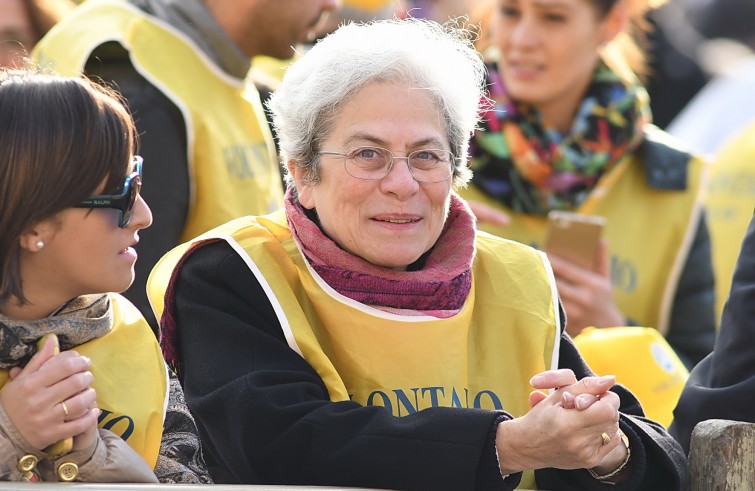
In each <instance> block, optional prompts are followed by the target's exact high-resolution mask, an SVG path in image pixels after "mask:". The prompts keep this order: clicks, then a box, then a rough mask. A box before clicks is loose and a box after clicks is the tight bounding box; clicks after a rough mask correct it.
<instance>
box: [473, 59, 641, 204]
mask: <svg viewBox="0 0 755 491" xmlns="http://www.w3.org/2000/svg"><path fill="white" fill-rule="evenodd" d="M488 78H489V79H488V84H489V87H490V94H489V97H490V98H491V100H492V104H490V105H489V106H488V107H487V108H486V109H485V111H484V113H483V122H482V128H483V131H479V130H478V131H477V132H476V134H475V136H474V138H473V141H472V149H471V150H472V151H471V154H472V169H473V170H474V176H473V178H472V182H473V183H474V184H475V185H476V186H477V187H478V188H479V189H480V190H482V191H483V192H485V193H486V194H487V195H489V196H490V197H492V198H494V199H495V200H497V201H498V202H500V203H502V204H504V205H506V206H507V207H508V208H510V209H512V210H515V211H518V212H523V213H528V214H538V215H545V214H547V213H548V212H549V211H550V210H552V209H559V210H571V209H575V208H577V207H578V206H579V205H580V204H581V203H582V202H583V201H584V200H585V199H586V198H587V196H588V195H589V193H590V191H591V190H592V189H593V188H594V187H595V185H596V184H597V182H598V180H599V179H600V177H601V176H602V175H603V174H605V173H606V172H608V171H609V170H610V169H611V168H612V167H613V166H614V164H616V162H618V161H619V160H621V158H622V157H623V156H624V155H626V154H628V153H631V152H632V151H634V150H635V149H636V148H637V146H638V145H639V143H640V142H641V141H642V138H643V132H642V129H643V127H644V126H645V125H646V124H647V123H649V122H650V109H649V107H650V106H649V99H648V95H647V92H646V91H645V89H644V88H643V87H642V86H641V85H639V84H638V83H636V82H635V81H632V82H626V81H624V80H623V79H621V78H620V77H619V75H618V74H616V73H615V72H614V71H612V70H611V69H610V68H609V67H608V66H606V65H605V64H604V63H602V62H601V63H599V64H598V66H597V68H596V70H595V73H594V75H593V80H592V83H591V84H590V86H589V88H588V89H587V92H586V94H585V97H584V99H583V101H582V103H581V105H580V107H579V109H578V110H577V114H576V116H575V118H574V122H573V124H572V127H571V129H570V131H569V133H568V134H566V135H562V134H560V133H559V132H557V131H556V130H555V129H553V128H549V127H546V126H544V125H543V124H542V122H541V116H540V114H539V113H538V112H537V111H536V110H535V109H534V108H532V107H531V106H528V105H525V104H518V103H516V102H514V101H513V100H511V99H510V98H509V96H508V94H507V93H506V87H505V86H504V84H503V80H502V79H501V77H500V75H499V73H498V67H497V66H496V65H495V64H491V65H489V66H488Z"/></svg>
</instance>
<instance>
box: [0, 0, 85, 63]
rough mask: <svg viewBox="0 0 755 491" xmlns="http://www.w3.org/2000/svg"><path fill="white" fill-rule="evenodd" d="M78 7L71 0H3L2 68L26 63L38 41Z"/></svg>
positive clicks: (0, 30) (0, 8) (0, 5)
mask: <svg viewBox="0 0 755 491" xmlns="http://www.w3.org/2000/svg"><path fill="white" fill-rule="evenodd" d="M74 7H75V4H74V3H73V2H72V1H71V0H0V67H3V66H5V67H10V66H17V67H22V66H24V59H25V58H26V57H27V56H28V54H29V52H30V51H31V50H32V48H33V47H34V45H35V44H37V41H39V40H40V39H41V38H42V36H44V35H45V33H46V32H47V31H49V30H50V28H51V27H52V26H54V25H55V24H57V23H58V22H59V21H60V20H61V19H62V18H63V17H64V16H65V15H66V14H68V13H70V12H71V10H73V8H74Z"/></svg>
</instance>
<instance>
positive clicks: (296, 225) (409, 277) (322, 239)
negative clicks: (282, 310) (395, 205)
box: [286, 189, 475, 318]
mask: <svg viewBox="0 0 755 491" xmlns="http://www.w3.org/2000/svg"><path fill="white" fill-rule="evenodd" d="M286 217H287V219H288V224H289V227H290V228H291V233H292V234H293V236H294V238H295V239H296V242H297V244H299V247H300V248H301V250H302V251H303V252H304V255H305V256H306V258H307V260H308V261H309V263H310V265H311V266H312V269H314V270H315V271H316V272H317V274H319V275H320V276H321V277H322V279H323V280H325V282H326V283H328V285H330V286H331V287H333V289H334V290H336V291H337V292H338V293H340V294H341V295H344V296H346V297H348V298H351V299H352V300H356V301H358V302H361V303H363V304H366V305H370V306H372V307H375V308H378V309H381V310H385V311H388V312H393V313H400V314H404V315H431V316H434V317H439V318H447V317H451V316H453V315H455V314H456V313H458V312H459V310H460V309H461V308H462V307H463V306H464V302H465V301H466V299H467V296H468V295H469V291H470V288H471V286H472V274H471V267H472V259H473V257H474V238H475V231H474V226H475V225H474V221H475V218H474V215H473V214H472V212H471V210H470V209H469V207H468V206H467V204H466V203H465V202H464V201H462V200H461V199H459V198H458V197H457V196H456V195H452V196H451V206H450V210H449V213H448V217H447V218H446V223H445V226H444V228H443V232H441V234H440V237H439V238H438V241H437V242H436V243H435V246H434V247H433V248H432V249H430V251H428V252H427V253H425V255H424V256H423V257H422V258H421V259H420V260H419V261H417V263H415V264H414V265H412V266H413V267H410V268H409V270H407V271H393V270H391V269H388V268H383V267H380V266H375V265H374V264H371V263H369V262H367V261H365V260H364V259H362V258H360V257H358V256H355V255H353V254H351V253H349V252H346V251H345V250H343V249H341V248H340V247H339V246H338V244H336V243H335V242H334V241H333V240H332V239H330V238H329V237H328V236H326V235H325V233H323V231H322V230H321V229H320V227H319V225H318V224H317V223H315V222H314V221H313V220H312V219H310V217H309V216H307V212H305V210H304V209H303V208H302V206H301V204H299V200H298V199H297V198H296V197H295V196H294V193H292V191H291V190H290V189H289V191H288V192H287V193H286Z"/></svg>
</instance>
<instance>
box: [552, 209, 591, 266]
mask: <svg viewBox="0 0 755 491" xmlns="http://www.w3.org/2000/svg"><path fill="white" fill-rule="evenodd" d="M605 222H606V220H605V218H603V217H600V216H592V215H582V214H579V213H573V212H568V211H556V210H554V211H551V212H550V213H548V227H547V229H546V233H545V242H544V244H543V250H545V252H547V253H552V254H555V255H556V256H559V257H562V258H564V259H567V260H569V261H571V262H573V263H575V264H578V265H579V266H581V267H583V268H585V269H589V270H592V271H594V270H595V267H596V257H597V254H598V243H599V242H600V237H601V236H602V235H603V227H604V226H605Z"/></svg>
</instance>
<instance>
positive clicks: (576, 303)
mask: <svg viewBox="0 0 755 491" xmlns="http://www.w3.org/2000/svg"><path fill="white" fill-rule="evenodd" d="M548 259H549V260H550V263H551V266H552V267H553V274H554V275H555V277H556V285H557V287H558V293H559V296H560V297H561V303H562V305H563V306H564V310H565V311H566V318H567V319H568V322H567V324H566V331H567V332H568V333H569V335H571V336H572V337H574V336H576V335H577V334H579V333H580V332H582V329H584V328H585V327H588V326H594V327H615V326H624V325H626V323H627V321H626V318H625V317H624V315H623V314H622V313H621V311H620V310H619V309H618V307H617V306H616V302H615V301H614V298H613V285H612V284H611V276H610V266H609V257H608V243H607V242H606V241H605V239H602V240H601V242H600V245H599V246H598V257H597V259H596V270H595V271H591V270H589V269H585V268H582V267H580V266H578V265H576V264H574V263H573V262H571V261H568V260H566V259H564V258H561V257H558V256H556V255H553V254H549V255H548Z"/></svg>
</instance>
